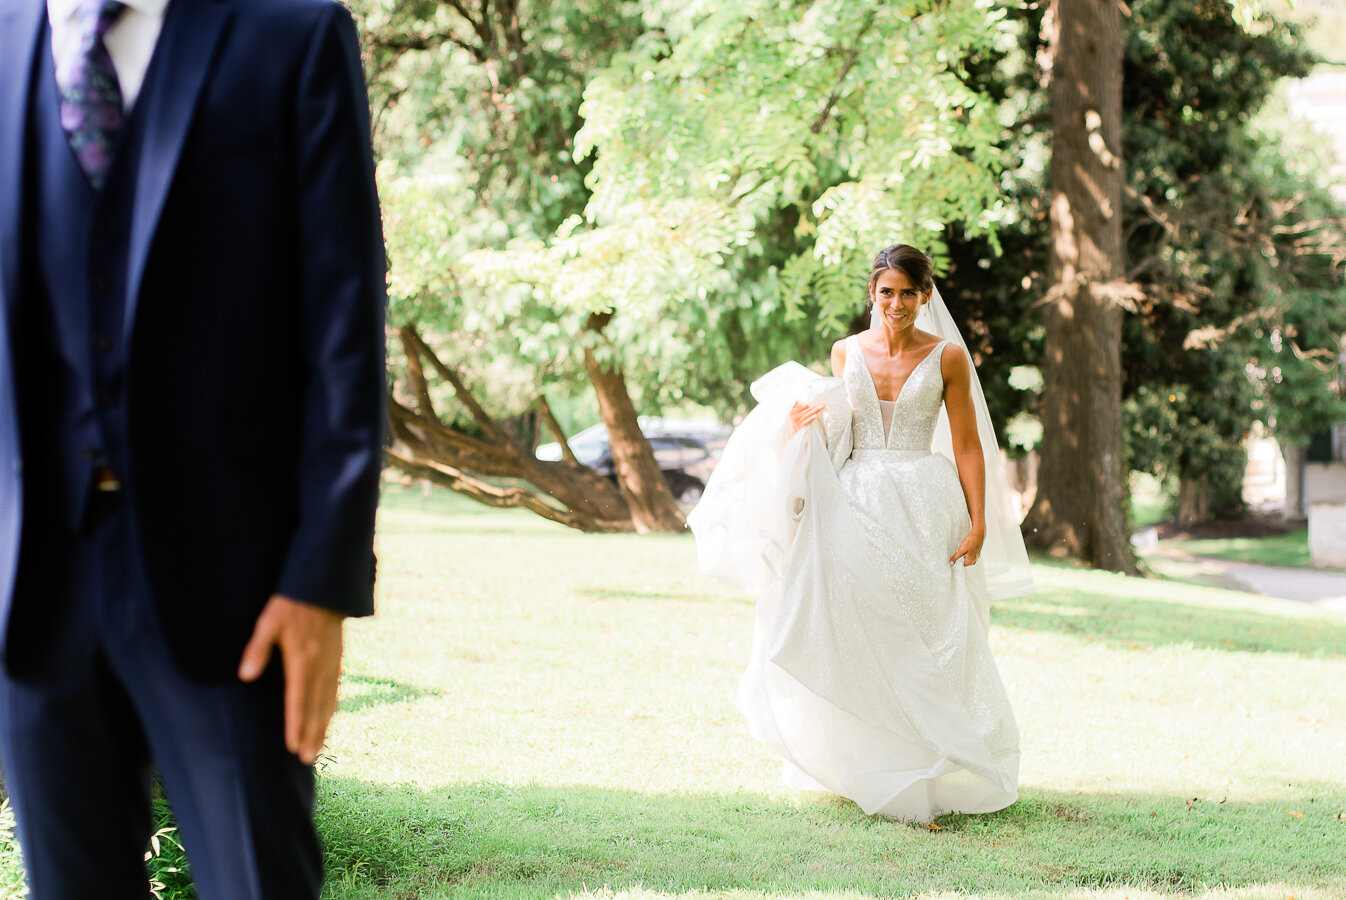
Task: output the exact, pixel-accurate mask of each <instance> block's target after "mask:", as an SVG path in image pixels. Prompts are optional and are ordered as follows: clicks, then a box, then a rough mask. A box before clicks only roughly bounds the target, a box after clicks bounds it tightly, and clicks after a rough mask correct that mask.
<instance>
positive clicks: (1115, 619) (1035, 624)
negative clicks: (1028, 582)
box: [991, 579, 1346, 659]
mask: <svg viewBox="0 0 1346 900" xmlns="http://www.w3.org/2000/svg"><path fill="white" fill-rule="evenodd" d="M1118 581H1119V582H1122V584H1123V588H1122V589H1121V590H1119V591H1118V593H1117V594H1116V595H1110V594H1108V593H1106V592H1101V591H1100V590H1099V589H1098V588H1097V587H1096V586H1095V587H1094V588H1093V589H1091V590H1088V591H1086V590H1074V589H1070V588H1053V589H1049V590H1043V591H1040V592H1039V593H1036V594H1030V595H1028V596H1026V597H1014V598H1011V599H1009V600H1003V601H998V602H996V603H994V604H993V605H992V612H991V615H992V619H993V621H994V622H995V625H996V627H997V628H1009V629H1017V630H1020V631H1048V632H1055V633H1058V634H1065V635H1070V636H1072V637H1074V638H1076V639H1078V640H1083V641H1097V642H1100V643H1104V644H1107V645H1109V646H1113V647H1118V648H1122V649H1140V648H1149V647H1159V646H1166V645H1173V644H1178V645H1191V646H1193V647H1198V648H1202V649H1207V650H1229V651H1237V652H1245V653H1292V654H1295V655H1298V656H1304V657H1309V658H1318V659H1340V658H1342V656H1343V654H1346V621H1343V620H1341V619H1339V618H1335V617H1329V616H1327V615H1323V616H1302V617H1301V616H1277V615H1274V614H1269V613H1262V612H1258V611H1256V610H1248V609H1236V608H1232V607H1229V606H1201V605H1195V604H1191V603H1184V602H1179V601H1176V600H1175V601H1164V600H1155V599H1148V598H1145V597H1139V596H1136V595H1135V579H1128V580H1126V581H1124V582H1123V581H1122V580H1121V579H1118ZM1150 584H1151V585H1153V584H1155V582H1150ZM1175 590H1186V588H1181V587H1175Z"/></svg>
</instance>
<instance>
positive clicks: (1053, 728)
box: [0, 490, 1346, 900]
mask: <svg viewBox="0 0 1346 900" xmlns="http://www.w3.org/2000/svg"><path fill="white" fill-rule="evenodd" d="M379 557H380V588H379V594H380V596H379V607H380V608H379V614H378V615H377V616H376V617H375V618H373V619H370V620H364V621H360V622H356V623H353V624H352V625H351V627H350V628H349V630H348V635H349V640H348V653H347V661H346V668H347V672H346V678H345V682H344V686H343V688H342V696H341V704H340V710H339V712H338V715H337V718H336V721H335V722H334V726H333V731H332V734H331V740H330V743H329V748H328V751H327V753H326V755H325V756H324V758H323V760H322V762H321V778H320V782H319V800H318V810H317V819H318V824H319V828H320V830H321V832H322V834H323V838H324V841H325V844H326V848H327V858H328V871H329V880H328V885H327V889H326V891H325V896H326V897H327V898H331V900H338V898H341V900H373V898H380V900H432V898H478V897H480V898H502V900H503V898H571V897H584V898H587V897H596V898H619V897H620V898H631V900H663V898H672V897H677V898H681V900H692V898H695V900H703V898H712V900H713V898H744V900H748V898H753V900H759V898H760V900H775V898H795V897H802V898H828V900H834V898H835V900H865V898H877V897H901V898H907V897H920V898H929V900H937V898H938V900H950V898H962V897H983V898H991V900H1003V898H1079V900H1157V898H1168V897H1197V898H1206V900H1286V898H1294V900H1341V898H1346V616H1340V615H1334V614H1330V613H1324V612H1322V611H1317V610H1314V609H1313V608H1312V607H1308V606H1302V605H1298V604H1294V603H1291V602H1288V601H1278V600H1269V599H1266V598H1261V597H1257V596H1253V595H1250V594H1243V593H1232V592H1225V591H1220V590H1216V589H1213V588H1204V587H1194V586H1191V585H1187V584H1179V583H1175V582H1171V581H1168V582H1166V581H1162V580H1158V579H1149V580H1142V579H1129V578H1123V577H1120V576H1114V575H1109V574H1105V573H1097V572H1089V571H1083V570H1078V569H1073V568H1069V567H1065V566H1059V565H1041V566H1039V567H1038V568H1037V576H1038V578H1039V580H1040V584H1041V588H1042V589H1041V590H1040V591H1039V592H1038V593H1037V594H1034V595H1032V596H1030V597H1025V598H1020V599H1015V600H1011V601H1008V602H1004V603H1000V604H997V605H996V606H995V608H994V609H993V615H994V621H995V628H994V630H993V643H994V648H995V651H996V653H997V658H998V659H999V661H1000V666H1001V670H1002V672H1003V674H1004V676H1005V680H1006V683H1007V684H1008V686H1009V691H1010V694H1011V697H1012V698H1013V701H1014V704H1015V709H1016V711H1017V714H1018V718H1019V723H1020V726H1021V729H1022V732H1023V752H1024V755H1023V770H1022V790H1021V799H1020V800H1019V802H1018V803H1016V804H1015V805H1014V806H1012V807H1010V808H1009V809H1007V810H1004V811H1001V812H999V813H995V814H991V815H985V816H948V817H945V818H943V819H941V820H940V821H939V822H938V823H937V824H938V828H936V829H929V828H926V827H923V826H911V825H903V824H899V823H893V822H887V821H883V820H877V819H872V818H869V817H867V816H865V815H863V814H862V813H861V812H860V811H859V810H858V809H857V808H856V807H855V806H854V805H852V804H850V803H849V802H847V801H844V800H841V799H838V798H835V797H829V796H825V795H815V794H796V793H791V792H788V791H786V790H784V789H783V788H782V787H781V786H780V785H779V783H778V780H777V771H776V770H777V763H776V760H775V759H773V758H772V756H771V755H770V754H769V753H768V752H767V751H766V750H764V749H763V748H762V747H760V746H758V745H757V744H756V743H754V742H753V741H752V740H751V739H750V738H749V737H748V735H747V733H746V731H745V729H744V726H743V724H742V721H741V719H740V717H739V715H738V713H737V712H736V710H735V709H734V706H733V695H734V689H735V685H736V682H737V678H738V674H739V670H740V667H741V666H742V664H743V661H744V659H745V658H746V656H747V653H748V646H749V640H750V629H751V619H752V603H751V600H750V599H749V598H747V597H745V596H742V595H740V594H738V593H736V592H734V591H732V590H729V589H727V588H722V587H720V586H719V585H717V584H715V583H713V582H710V581H708V580H705V579H702V578H700V577H698V576H697V575H696V574H695V571H694V547H693V545H692V542H691V541H690V540H689V539H687V538H685V537H634V536H623V535H607V536H584V535H579V534H574V533H571V532H568V531H566V530H564V529H561V528H559V527H555V526H551V525H549V524H547V523H545V522H542V521H540V520H538V519H535V518H533V517H530V516H529V515H527V514H512V513H497V512H491V511H487V510H484V509H482V508H479V507H475V506H470V505H467V504H466V503H465V502H463V501H459V500H457V499H456V498H452V497H446V496H444V495H441V494H433V495H431V496H429V497H422V496H421V495H420V494H419V492H409V491H407V492H404V491H397V490H394V491H390V492H389V494H388V496H387V498H386V502H385V505H384V508H383V510H382V511H381V513H380V527H379ZM4 832H6V827H5V822H4V821H3V816H0V897H4V898H11V897H17V896H20V895H21V893H22V892H21V890H19V889H16V885H14V884H13V883H12V881H11V879H12V878H14V877H16V875H17V868H18V867H17V859H16V856H15V854H14V848H13V846H12V844H10V843H9V842H8V841H7V840H6V839H5V837H6V835H5V834H4ZM169 862H170V861H169V860H165V862H164V865H167V864H168V863H169ZM160 870H161V871H162V866H161V867H160ZM167 880H168V881H170V882H171V884H173V885H176V884H177V883H178V880H179V879H177V878H170V879H167ZM164 896H165V897H166V898H168V897H171V898H178V897H182V896H185V894H184V893H182V892H181V891H180V890H177V889H169V890H166V891H165V892H164Z"/></svg>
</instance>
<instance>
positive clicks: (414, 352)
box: [384, 325, 636, 531]
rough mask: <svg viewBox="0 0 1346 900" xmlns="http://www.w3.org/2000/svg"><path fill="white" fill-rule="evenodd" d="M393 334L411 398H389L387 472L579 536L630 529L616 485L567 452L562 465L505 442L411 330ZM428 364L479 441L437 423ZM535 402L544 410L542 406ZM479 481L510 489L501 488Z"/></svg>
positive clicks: (627, 511) (518, 444)
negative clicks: (530, 515) (519, 511)
mask: <svg viewBox="0 0 1346 900" xmlns="http://www.w3.org/2000/svg"><path fill="white" fill-rule="evenodd" d="M399 335H400V337H401V340H402V346H403V347H404V348H405V350H406V355H407V381H408V382H409V384H408V388H409V392H410V394H411V396H410V397H409V398H399V397H398V396H396V395H394V396H392V397H390V398H389V404H388V427H389V431H390V436H391V437H392V446H391V447H389V448H388V449H387V450H386V451H385V453H384V458H385V460H386V462H387V463H388V465H389V466H391V467H392V468H395V469H398V470H399V471H401V472H404V473H405V474H407V475H410V476H411V477H413V478H418V479H423V480H426V481H430V482H432V483H435V484H438V485H440V486H442V487H447V488H450V489H451V490H454V491H457V492H458V493H461V494H464V495H465V496H468V497H471V498H472V499H474V500H476V501H477V502H479V503H484V504H486V505H487V506H495V507H520V508H523V509H528V510H531V511H532V512H534V513H537V514H538V515H540V516H542V517H544V518H547V519H551V520H552V521H554V522H559V523H561V524H563V525H567V526H569V527H571V528H576V529H579V530H581V531H633V530H635V529H636V525H635V523H634V521H633V519H632V516H631V511H630V508H629V507H628V506H627V502H626V498H625V497H624V496H623V493H622V491H621V490H620V489H619V488H618V487H617V485H614V484H613V483H612V482H611V481H609V480H608V479H607V478H605V477H603V476H602V475H599V474H598V473H597V472H595V471H593V470H592V469H590V468H588V467H587V466H583V465H580V464H579V463H578V462H576V461H575V457H574V454H572V453H569V451H568V449H567V453H566V455H567V457H568V458H566V459H562V460H559V461H556V462H550V461H546V460H540V459H538V458H537V457H536V456H535V455H534V453H533V452H532V447H531V446H524V444H523V443H522V442H520V441H518V440H516V439H514V438H513V437H511V436H510V435H509V434H508V433H506V431H505V430H504V429H503V428H501V427H500V425H499V424H498V423H497V422H495V420H494V419H492V418H491V417H490V415H489V414H488V413H487V412H486V411H485V409H484V408H483V407H482V406H481V404H480V403H478V402H477V400H476V398H474V397H473V396H472V392H471V391H470V390H469V389H468V387H467V385H466V384H465V383H464V382H463V380H462V379H461V378H460V377H459V376H458V373H456V372H454V371H453V369H452V368H450V367H449V366H446V365H445V364H444V363H443V362H441V361H440V359H439V358H438V357H437V356H436V355H435V354H434V352H433V351H432V350H431V349H430V347H429V346H428V345H427V344H426V343H425V342H424V341H423V340H422V339H421V336H420V335H419V334H418V333H417V332H416V330H415V328H414V327H412V326H410V325H408V326H405V327H403V328H402V329H400V331H399ZM427 362H428V363H429V367H430V368H431V369H433V370H434V371H435V372H437V373H438V374H439V375H440V377H442V378H443V379H444V380H445V381H447V382H448V383H449V384H450V385H451V386H452V387H453V390H454V393H455V394H456V395H457V397H458V400H459V401H460V402H461V403H462V404H463V406H464V407H465V408H466V409H467V410H468V411H469V412H470V413H471V415H472V417H473V420H474V421H475V422H476V424H477V426H478V428H479V429H480V431H481V433H482V435H483V436H481V437H478V436H473V435H466V434H462V433H461V432H458V431H456V430H454V429H453V428H450V427H449V426H447V425H445V424H444V423H443V422H442V421H441V420H440V418H439V416H438V414H437V413H436V412H435V409H434V405H433V401H432V400H431V396H430V390H429V386H428V384H427V382H426V378H425V364H426V363H427ZM541 402H542V403H543V404H545V400H543V401H541ZM413 403H414V406H413V405H411V404H413ZM544 408H545V407H544ZM546 417H547V418H549V419H550V421H551V422H552V427H554V428H556V429H557V431H558V436H559V437H561V439H562V443H563V444H564V436H561V435H559V425H555V418H554V417H552V416H551V412H550V408H546ZM485 478H493V479H497V480H501V479H507V480H508V482H507V483H506V484H505V485H504V486H502V485H500V484H494V483H491V482H489V481H486V480H484V479H485Z"/></svg>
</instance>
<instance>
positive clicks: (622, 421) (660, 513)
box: [584, 313, 687, 534]
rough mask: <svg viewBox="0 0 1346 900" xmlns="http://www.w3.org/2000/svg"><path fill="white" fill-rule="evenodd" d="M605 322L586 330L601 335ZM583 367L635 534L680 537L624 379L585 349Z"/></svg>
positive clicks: (678, 519)
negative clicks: (674, 535) (596, 404)
mask: <svg viewBox="0 0 1346 900" xmlns="http://www.w3.org/2000/svg"><path fill="white" fill-rule="evenodd" d="M609 318H610V315H609V314H606V313H604V314H596V315H594V316H592V317H591V318H590V320H589V328H590V330H592V331H597V332H601V331H602V330H603V326H605V325H606V324H607V321H608V319H609ZM584 367H585V370H586V371H587V372H588V375H589V383H590V384H592V385H593V388H594V393H595V394H596V395H597V396H598V416H599V418H600V419H602V420H603V425H604V427H605V428H607V430H608V445H609V446H610V447H611V449H612V463H613V466H614V467H615V468H616V470H617V483H618V484H619V485H621V488H622V494H623V495H624V496H625V497H626V503H627V506H628V507H629V508H630V510H631V521H632V522H633V523H634V524H635V528H636V531H637V532H639V533H641V534H644V533H646V532H650V531H666V532H672V533H677V532H680V531H682V530H683V529H684V528H686V527H687V520H686V519H684V518H683V515H682V511H681V510H679V509H678V504H677V501H675V500H674V499H673V494H672V492H671V491H669V489H668V482H667V481H666V480H665V479H664V473H663V471H662V470H661V469H660V468H659V463H658V461H657V460H655V458H654V451H653V450H652V449H650V442H649V441H648V440H646V438H645V435H644V434H642V433H641V430H640V421H639V417H638V416H637V414H636V407H635V405H634V404H633V403H632V402H631V393H630V391H628V390H627V388H626V377H625V376H624V375H623V374H622V373H621V371H620V370H619V369H605V368H604V367H603V365H602V363H601V362H600V361H599V360H598V358H597V357H596V356H595V355H594V352H593V350H592V349H589V348H586V349H585V351H584Z"/></svg>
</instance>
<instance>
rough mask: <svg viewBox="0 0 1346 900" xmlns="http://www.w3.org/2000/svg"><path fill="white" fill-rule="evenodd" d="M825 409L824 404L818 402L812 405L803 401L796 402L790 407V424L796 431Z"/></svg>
mask: <svg viewBox="0 0 1346 900" xmlns="http://www.w3.org/2000/svg"><path fill="white" fill-rule="evenodd" d="M822 411H823V404H821V403H816V404H814V405H812V406H806V405H805V404H803V403H796V404H795V405H794V406H792V407H790V425H791V426H792V427H793V428H794V430H795V431H796V432H798V431H799V429H801V428H803V427H804V426H806V425H808V424H809V423H810V422H812V421H813V420H814V419H816V418H818V415H819V414H820V413H821V412H822Z"/></svg>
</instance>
